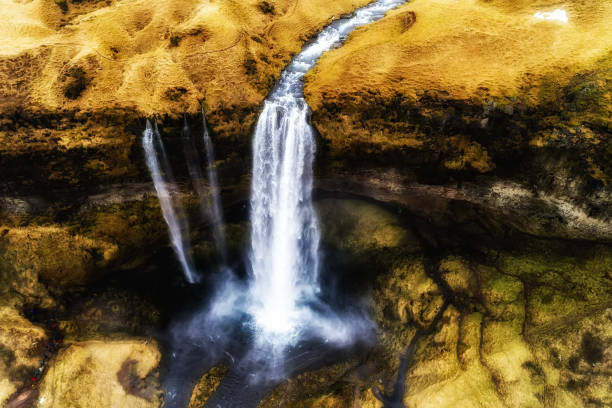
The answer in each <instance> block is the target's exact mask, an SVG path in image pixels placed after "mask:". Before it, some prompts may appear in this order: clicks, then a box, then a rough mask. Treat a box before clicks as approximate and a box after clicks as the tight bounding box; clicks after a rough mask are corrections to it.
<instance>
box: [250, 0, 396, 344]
mask: <svg viewBox="0 0 612 408" xmlns="http://www.w3.org/2000/svg"><path fill="white" fill-rule="evenodd" d="M402 3H404V0H379V1H377V2H374V3H372V4H370V5H368V6H366V7H363V8H361V9H359V10H357V11H356V12H355V13H353V14H352V15H351V16H350V17H347V18H343V19H340V20H337V21H335V22H333V23H332V24H331V25H329V26H328V27H326V28H325V29H324V30H323V31H321V33H320V34H319V35H318V36H317V38H316V39H315V40H314V41H313V42H312V43H310V44H309V45H307V46H306V47H305V48H304V49H303V50H302V52H300V53H299V54H298V55H297V56H296V57H295V58H294V59H293V60H292V61H291V63H290V64H289V65H288V66H287V68H286V69H285V70H284V71H283V73H282V74H281V77H280V80H279V82H278V83H277V85H276V86H275V88H274V89H273V91H272V92H271V94H270V95H269V96H268V98H267V99H266V101H265V106H264V109H263V111H262V113H261V115H260V117H259V120H258V122H257V127H256V130H255V135H254V139H253V179H252V186H251V228H252V230H251V247H250V267H251V272H252V281H251V284H250V294H249V295H250V307H249V311H250V313H251V315H252V316H253V319H254V324H255V331H256V340H257V341H258V342H260V343H263V344H270V345H272V346H274V348H276V349H283V348H285V347H286V346H288V345H291V344H295V342H296V341H297V340H298V339H299V337H300V333H301V332H302V331H303V330H305V329H307V328H313V327H317V328H319V329H320V328H321V327H322V325H323V324H324V323H322V320H324V319H325V317H324V316H319V315H317V314H316V313H314V311H313V309H312V308H311V305H312V303H314V302H316V301H317V300H316V299H317V296H316V294H317V293H318V292H319V284H318V270H319V255H318V248H319V228H318V222H317V215H316V213H315V211H314V209H313V205H312V198H311V192H312V178H313V173H312V163H313V159H314V155H315V140H314V134H313V130H312V128H311V126H310V125H309V123H308V119H309V108H308V106H307V104H306V102H305V101H304V95H303V81H302V80H303V77H304V75H305V74H306V72H308V71H309V70H310V69H311V68H312V67H313V66H314V65H315V64H316V61H317V60H318V59H319V57H320V56H321V55H322V54H323V52H325V51H327V50H329V49H331V48H332V47H334V46H336V45H338V44H340V43H341V42H342V41H343V40H344V39H345V38H346V36H347V35H348V33H350V32H351V31H352V30H354V29H355V28H357V27H359V26H361V25H364V24H367V23H370V22H373V21H375V20H378V19H380V18H382V17H383V16H384V15H385V13H386V12H387V11H388V10H390V9H392V8H394V7H396V6H398V5H400V4H402ZM337 329H338V332H341V331H342V330H340V328H339V327H338V328H337Z"/></svg>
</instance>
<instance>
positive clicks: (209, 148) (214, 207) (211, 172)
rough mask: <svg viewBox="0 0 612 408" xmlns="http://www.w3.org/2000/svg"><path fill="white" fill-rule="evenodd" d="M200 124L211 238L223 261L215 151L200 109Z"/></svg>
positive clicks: (224, 257) (219, 197) (224, 246)
mask: <svg viewBox="0 0 612 408" xmlns="http://www.w3.org/2000/svg"><path fill="white" fill-rule="evenodd" d="M202 124H203V135H202V137H203V139H204V151H205V152H206V164H207V169H208V174H207V175H208V185H209V188H210V204H209V208H210V219H211V223H212V228H213V238H214V239H215V243H216V245H217V250H218V251H219V254H220V255H221V259H222V260H223V262H224V263H225V262H227V244H226V243H225V236H224V235H223V225H224V224H225V221H224V220H223V211H222V207H221V194H220V190H219V182H218V181H217V170H216V168H215V151H214V149H213V144H212V140H210V134H209V133H208V125H207V124H206V115H204V110H203V109H202Z"/></svg>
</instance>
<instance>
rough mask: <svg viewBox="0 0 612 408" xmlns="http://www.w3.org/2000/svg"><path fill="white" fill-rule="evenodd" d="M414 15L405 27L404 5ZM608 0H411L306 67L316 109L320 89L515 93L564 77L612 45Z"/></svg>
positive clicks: (452, 96) (328, 91)
mask: <svg viewBox="0 0 612 408" xmlns="http://www.w3.org/2000/svg"><path fill="white" fill-rule="evenodd" d="M557 8H559V9H564V10H566V12H567V14H568V17H569V22H568V23H567V24H563V23H560V22H553V21H543V20H538V19H535V18H534V17H533V14H534V13H535V12H537V11H551V10H554V9H557ZM409 12H414V13H415V15H416V22H415V23H414V25H413V26H412V27H410V28H408V29H406V28H405V21H406V18H407V16H406V15H407V13H409ZM610 21H612V3H610V2H606V1H603V0H596V1H588V2H570V1H565V2H563V1H561V2H559V1H535V2H531V1H530V2H528V1H519V2H516V1H509V0H494V1H488V2H487V1H482V0H466V1H456V0H427V1H426V0H415V1H412V2H410V3H408V4H406V5H404V6H402V7H400V8H399V9H397V10H394V11H391V12H389V13H388V15H387V17H386V18H384V19H383V20H381V21H379V22H377V23H374V24H371V25H368V26H366V27H364V28H361V29H359V30H357V31H356V32H354V33H353V34H352V35H351V36H350V38H349V40H348V41H347V43H346V44H345V45H344V46H343V47H341V48H339V49H336V50H334V51H331V52H329V53H327V54H325V55H324V56H323V57H322V58H321V60H320V62H319V64H318V65H317V67H316V68H315V69H314V70H313V71H312V72H311V73H310V74H309V75H308V84H307V87H306V93H307V96H308V100H309V103H310V105H311V106H312V107H313V108H314V109H316V108H317V107H318V106H319V105H320V104H321V103H322V95H323V94H324V93H326V94H327V96H328V97H329V96H334V95H335V94H338V93H346V94H351V93H353V92H364V91H365V90H374V91H378V92H380V93H381V94H382V95H383V96H385V95H390V94H393V93H395V92H396V91H399V92H402V93H404V94H405V95H409V96H417V95H419V94H422V93H423V92H424V91H427V90H434V91H440V92H443V94H444V95H445V96H446V97H448V98H450V99H470V98H474V97H476V98H479V96H480V95H482V94H483V93H490V94H493V95H514V94H516V93H517V91H518V88H519V87H520V86H521V85H522V84H523V82H524V80H525V78H526V76H529V77H530V79H537V78H539V77H541V76H543V75H544V74H546V73H548V72H550V71H551V70H555V69H557V70H560V71H561V72H562V74H561V75H562V76H564V77H565V78H566V79H568V78H569V77H570V76H571V75H572V74H574V73H576V72H579V71H580V70H583V69H588V68H590V67H591V66H592V65H593V64H594V63H595V62H596V60H597V59H599V58H601V57H602V56H604V55H606V54H607V53H608V52H610V50H611V49H612V31H611V30H610V28H609V23H610Z"/></svg>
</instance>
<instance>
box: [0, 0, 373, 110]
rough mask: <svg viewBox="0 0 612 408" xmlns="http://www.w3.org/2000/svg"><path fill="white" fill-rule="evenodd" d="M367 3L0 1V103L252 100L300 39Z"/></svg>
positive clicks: (103, 105) (195, 105)
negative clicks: (266, 4)
mask: <svg viewBox="0 0 612 408" xmlns="http://www.w3.org/2000/svg"><path fill="white" fill-rule="evenodd" d="M367 2H368V0H337V1H333V2H330V1H326V0H278V1H275V2H274V10H273V11H272V12H270V11H269V10H267V9H266V10H262V8H261V7H260V3H261V1H260V0H246V1H240V2H238V1H235V0H199V1H198V0H170V1H151V0H136V1H108V2H79V3H78V4H76V3H72V2H67V3H63V4H60V5H61V6H62V7H60V5H58V3H57V2H56V1H54V0H33V1H30V2H17V1H13V0H0V29H1V30H2V32H3V40H2V41H1V42H0V79H2V82H3V85H0V95H1V97H0V108H1V107H2V106H3V105H4V106H5V107H6V106H7V105H10V106H11V107H14V106H15V104H17V105H19V106H20V107H26V108H27V109H38V108H42V109H45V110H52V111H53V110H62V109H80V110H105V109H108V108H114V107H126V108H133V109H135V110H137V111H139V112H141V113H144V114H155V113H162V112H163V113H170V114H173V113H174V114H177V115H178V114H181V113H182V112H184V111H189V112H196V111H197V110H198V109H199V101H201V100H204V101H205V103H206V105H207V106H208V107H209V108H210V109H215V108H219V107H231V106H234V105H237V106H249V105H251V106H252V105H253V104H258V103H260V102H261V100H262V99H263V98H264V97H265V95H266V93H267V89H268V87H269V85H271V84H272V83H273V80H274V78H275V77H276V76H277V75H278V74H279V73H280V70H281V69H282V68H283V67H284V65H285V64H286V62H287V60H288V59H289V57H290V56H291V55H292V53H295V52H297V51H298V50H299V49H300V47H301V45H302V43H303V41H304V40H305V39H306V38H308V37H309V36H311V35H312V34H314V33H315V32H316V31H317V30H319V29H320V28H321V27H322V26H323V25H325V24H326V23H327V22H328V21H329V20H330V19H331V18H332V17H333V16H337V15H339V14H342V13H347V12H350V11H351V10H353V9H354V8H356V7H358V6H360V5H363V4H364V3H367ZM62 8H64V9H65V12H63V11H62ZM248 64H250V65H251V69H249V70H247V69H245V66H246V65H248ZM79 70H82V71H83V73H84V76H82V77H80V78H76V81H77V83H76V84H75V78H74V77H73V75H71V73H74V72H79ZM247 71H248V72H247ZM26 78H27V80H23V79H26ZM20 79H21V80H20ZM79 82H80V83H79ZM5 109H6V108H5Z"/></svg>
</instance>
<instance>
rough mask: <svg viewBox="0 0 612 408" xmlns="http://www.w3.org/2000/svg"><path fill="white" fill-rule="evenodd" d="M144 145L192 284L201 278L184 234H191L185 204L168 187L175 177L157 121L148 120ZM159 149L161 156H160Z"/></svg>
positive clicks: (170, 230)
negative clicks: (173, 196)
mask: <svg viewBox="0 0 612 408" xmlns="http://www.w3.org/2000/svg"><path fill="white" fill-rule="evenodd" d="M142 146H143V148H144V151H145V157H146V162H147V167H148V168H149V172H150V173H151V178H152V179H153V184H154V186H155V191H156V192H157V197H158V198H159V203H160V206H161V209H162V215H163V216H164V220H165V221H166V224H167V225H168V234H169V236H170V243H171V244H172V248H173V249H174V252H175V253H176V256H177V258H178V260H179V263H180V264H181V267H182V268H183V272H184V273H185V278H186V279H187V281H188V282H190V283H195V282H196V281H197V275H196V273H195V268H194V266H193V261H192V259H191V256H190V255H189V242H188V241H187V240H185V238H184V236H183V233H184V232H185V233H187V234H188V233H189V226H188V224H187V218H186V217H185V213H184V211H183V206H182V205H181V203H180V202H179V201H178V200H176V199H173V198H172V195H171V193H170V191H169V189H168V184H170V183H171V184H174V177H173V175H172V169H171V167H170V163H169V162H168V158H167V156H166V150H165V149H164V144H163V142H162V140H161V135H160V134H159V130H158V129H157V123H155V125H154V126H152V125H151V121H149V120H147V125H146V128H145V130H144V132H143V134H142ZM157 151H159V156H160V158H159V159H158V157H157V156H158V155H157Z"/></svg>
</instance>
